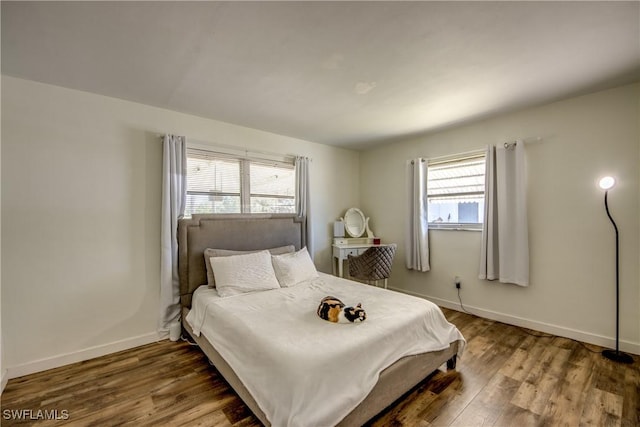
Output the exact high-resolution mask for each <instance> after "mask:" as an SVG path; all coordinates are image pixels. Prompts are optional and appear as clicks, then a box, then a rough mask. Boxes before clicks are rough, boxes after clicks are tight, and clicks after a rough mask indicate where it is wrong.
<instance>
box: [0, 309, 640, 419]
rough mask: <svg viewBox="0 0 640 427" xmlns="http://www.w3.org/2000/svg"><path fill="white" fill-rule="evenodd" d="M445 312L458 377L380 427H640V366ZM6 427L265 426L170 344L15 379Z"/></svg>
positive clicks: (7, 399) (204, 365)
mask: <svg viewBox="0 0 640 427" xmlns="http://www.w3.org/2000/svg"><path fill="white" fill-rule="evenodd" d="M443 311H444V312H445V314H446V316H447V318H448V319H449V320H450V321H451V322H452V323H454V324H455V325H457V326H458V328H459V329H460V330H461V331H462V333H463V335H464V336H465V337H466V339H467V348H466V350H465V353H464V355H463V356H462V358H460V359H458V366H457V369H456V370H455V371H443V370H439V371H436V372H435V373H434V374H433V375H432V376H431V377H430V378H428V379H426V380H425V381H423V382H422V383H420V384H419V385H418V386H417V387H416V388H414V389H413V390H412V391H410V392H409V393H407V394H406V395H405V396H404V397H403V398H401V399H399V400H398V401H397V402H395V404H394V405H392V406H391V407H389V408H387V409H386V410H385V411H383V412H382V413H381V414H379V415H378V416H377V417H375V418H374V419H373V420H371V421H370V422H369V423H368V425H370V426H371V427H382V426H517V427H523V426H589V425H592V426H609V425H611V426H623V427H631V426H639V425H640V358H639V357H638V356H634V364H633V365H621V364H616V363H614V362H611V361H609V360H607V359H604V358H603V357H602V356H601V355H600V354H599V352H600V351H601V350H602V349H601V348H599V347H597V346H592V345H582V344H580V343H577V342H575V341H572V340H569V339H565V338H559V337H548V338H538V337H534V336H531V335H529V334H528V333H533V334H539V333H537V332H533V331H525V330H524V329H522V328H518V327H514V326H509V325H505V324H502V323H498V322H493V321H491V320H487V319H482V318H479V317H475V316H471V315H468V314H465V313H460V312H456V311H452V310H447V309H443ZM527 332H528V333H527ZM585 347H586V348H585ZM587 348H588V349H587ZM590 350H591V351H590ZM592 351H593V352H592ZM12 411H13V412H12ZM38 411H41V412H38ZM42 411H47V412H42ZM17 415H22V417H23V418H25V417H26V418H35V419H36V420H33V419H28V420H26V421H25V420H24V419H23V420H22V421H20V420H18V419H16V418H15V417H16V416H17ZM46 416H50V417H51V416H54V417H55V416H57V418H59V419H58V420H43V419H42V418H45V417H46ZM0 422H1V423H2V425H3V426H9V425H36V426H60V425H65V426H87V425H95V426H105V425H108V426H114V425H135V426H164V425H169V426H174V425H176V426H177V425H188V426H259V425H260V423H259V422H258V420H257V419H256V418H255V417H253V415H252V414H251V412H250V411H249V410H248V409H247V408H246V407H245V406H244V404H243V403H242V401H241V400H240V399H239V398H238V397H237V396H236V394H235V393H234V392H233V391H232V390H231V389H230V388H229V386H228V385H227V384H226V383H225V381H224V380H223V379H222V378H221V377H220V375H219V374H218V373H217V372H216V370H215V369H214V368H213V367H211V366H210V365H209V364H208V362H207V360H206V358H205V357H204V355H203V354H202V353H201V352H200V351H199V349H198V348H197V347H194V346H190V345H189V344H187V343H185V342H178V343H172V342H169V341H163V342H159V343H154V344H149V345H147V346H144V347H139V348H136V349H133V350H127V351H123V352H120V353H116V354H112V355H109V356H105V357H101V358H97V359H93V360H90V361H86V362H82V363H76V364H73V365H69V366H65V367H62V368H57V369H53V370H50V371H46V372H41V373H37V374H33V375H29V376H25V377H21V378H16V379H12V380H10V381H9V383H8V384H7V387H6V389H5V391H4V392H3V393H2V419H1V420H0Z"/></svg>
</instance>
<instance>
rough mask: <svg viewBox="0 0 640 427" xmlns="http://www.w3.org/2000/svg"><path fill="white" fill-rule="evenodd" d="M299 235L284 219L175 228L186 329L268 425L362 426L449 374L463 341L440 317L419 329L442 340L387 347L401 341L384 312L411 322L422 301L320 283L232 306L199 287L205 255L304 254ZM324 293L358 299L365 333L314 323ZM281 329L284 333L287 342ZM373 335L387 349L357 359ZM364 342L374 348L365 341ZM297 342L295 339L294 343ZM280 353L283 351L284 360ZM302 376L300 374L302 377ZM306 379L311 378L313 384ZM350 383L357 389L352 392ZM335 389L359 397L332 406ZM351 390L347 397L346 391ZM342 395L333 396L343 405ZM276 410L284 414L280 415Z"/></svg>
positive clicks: (298, 224)
mask: <svg viewBox="0 0 640 427" xmlns="http://www.w3.org/2000/svg"><path fill="white" fill-rule="evenodd" d="M305 235H306V230H305V220H304V218H298V217H296V216H293V215H284V214H274V215H250V216H249V215H194V216H193V218H191V219H182V220H180V221H179V223H178V245H179V265H178V269H179V276H180V299H181V305H182V318H183V319H184V320H183V328H184V329H185V331H186V332H187V333H188V334H189V335H190V336H191V337H192V338H193V340H194V341H195V342H196V343H197V344H198V345H199V346H200V348H201V350H202V351H203V352H204V353H205V354H206V355H207V357H208V358H209V359H210V360H211V362H212V364H213V365H214V366H215V367H216V369H217V370H218V371H219V372H220V374H221V375H222V376H223V377H224V378H225V379H226V380H227V382H228V383H229V384H230V385H231V387H232V388H233V389H234V390H235V391H236V393H237V394H238V395H239V396H240V398H241V399H242V400H243V401H244V402H245V404H246V405H247V406H248V407H249V408H250V409H251V411H252V412H253V413H254V414H255V416H256V417H257V418H258V419H259V420H260V421H261V422H262V423H263V424H264V425H267V426H270V425H277V426H280V425H290V426H297V425H336V424H337V425H341V426H359V425H362V424H363V423H365V422H366V421H368V420H369V419H371V418H372V417H373V416H375V415H376V414H378V413H379V412H380V411H382V410H383V409H384V408H386V407H387V406H389V405H390V404H391V403H393V402H394V401H395V400H396V399H398V398H399V397H401V396H402V395H403V394H404V393H406V392H407V391H409V390H410V389H411V388H413V387H414V386H415V385H417V384H418V383H419V382H421V381H422V380H423V379H424V378H426V377H427V376H429V375H430V374H431V373H432V372H433V371H435V370H436V369H437V368H438V367H439V366H440V365H442V364H443V363H445V362H446V363H447V367H448V368H449V369H453V368H455V363H456V357H457V355H459V354H460V353H461V351H462V349H463V347H464V338H463V337H462V335H461V334H460V333H459V331H457V329H456V328H455V327H454V326H453V325H451V324H449V323H448V322H446V320H445V319H444V316H443V315H442V313H441V311H440V310H439V309H437V307H436V308H435V311H433V310H432V311H430V312H429V314H420V316H421V317H420V319H422V320H420V321H419V322H418V323H420V322H423V323H424V322H426V321H431V319H435V322H436V324H435V325H431V326H429V328H428V329H429V331H430V332H429V333H430V334H434V335H435V332H433V331H435V330H438V329H439V328H441V329H442V330H443V331H445V332H446V333H442V334H440V335H439V336H438V337H436V341H435V343H431V344H422V341H423V340H421V339H413V340H412V341H411V342H410V343H407V348H405V346H404V345H398V343H396V342H392V341H389V340H390V337H394V339H396V338H397V339H399V338H398V336H401V335H404V334H398V333H393V329H389V328H393V327H397V326H394V324H393V323H392V321H393V319H392V318H394V316H396V314H394V313H395V312H394V311H393V310H388V311H386V310H384V308H385V306H390V307H402V309H401V310H396V312H398V313H400V312H402V313H405V312H407V313H413V311H412V310H413V309H412V308H409V306H413V305H415V306H416V310H419V306H422V307H424V306H428V305H431V306H432V304H431V303H429V302H427V301H425V300H422V299H419V298H414V297H409V296H406V295H404V294H400V293H396V292H393V291H387V290H383V289H378V288H375V287H371V286H367V285H362V284H357V283H355V282H351V281H347V280H345V279H340V278H336V277H333V276H329V275H325V274H322V273H318V274H317V277H316V278H313V279H309V280H306V281H304V282H300V283H299V284H296V285H295V286H292V287H289V288H284V287H283V288H280V289H271V290H268V291H266V292H254V293H250V294H244V295H240V296H233V297H230V298H220V297H219V296H218V295H217V292H216V290H214V289H210V288H208V287H207V286H206V285H205V286H203V284H206V283H207V271H206V267H205V263H204V252H205V250H206V249H208V248H217V249H225V250H230V251H256V250H263V249H270V248H278V247H287V246H292V247H293V248H294V249H295V250H296V251H300V250H301V249H302V248H304V247H305V244H306V242H305ZM302 252H303V251H300V252H298V253H302ZM330 292H331V293H340V294H341V296H345V295H346V296H347V297H348V298H353V299H357V298H360V299H363V300H364V301H345V302H347V303H352V302H353V303H355V302H362V303H363V306H364V308H365V309H366V310H368V311H367V316H368V318H367V320H365V322H362V323H361V324H346V325H341V324H331V323H329V322H325V321H324V320H321V319H319V318H318V317H317V316H316V314H315V307H317V303H318V302H319V298H318V297H319V296H320V295H329V294H330ZM381 293H382V294H381ZM381 296H382V297H386V298H387V300H388V301H389V303H388V304H382V303H374V301H378V300H381V299H382V298H380V297H381ZM207 298H208V299H207ZM368 303H369V308H367V304H368ZM403 304H404V305H403ZM405 305H406V306H405ZM243 307H249V308H250V310H249V312H250V315H249V314H244V313H243V314H242V315H237V316H236V314H237V313H239V311H238V310H242V309H243ZM256 307H258V308H256ZM433 307H435V306H433ZM269 308H271V311H269ZM278 310H280V311H278ZM279 312H280V313H283V314H282V317H280V316H279V315H278V313H279ZM253 316H266V317H265V319H268V320H264V321H260V318H259V317H257V318H254V317H253ZM384 316H387V317H385V319H386V318H388V319H390V320H389V321H388V322H387V321H386V320H385V321H384V322H382V321H381V320H380V319H381V318H383V317H384ZM398 316H399V315H398ZM300 319H302V320H300ZM424 319H427V320H424ZM243 322H246V323H243ZM289 326H291V327H292V330H291V332H289V331H288V329H287V328H288V327H289ZM231 327H237V328H238V330H233V331H231V330H230V329H229V328H231ZM296 328H297V329H296ZM380 328H382V329H380ZM384 328H387V329H386V330H385V329H384ZM403 328H406V327H405V326H403ZM417 328H418V327H417ZM285 329H287V332H283V331H285ZM376 329H380V330H381V331H382V332H381V334H382V335H383V336H384V337H385V338H384V339H385V340H386V342H384V345H380V344H378V346H377V347H375V348H377V349H378V350H376V351H367V350H363V352H362V353H361V354H359V353H358V350H359V349H361V348H362V349H365V348H366V347H361V346H360V342H362V343H367V342H369V340H370V339H375V337H373V335H374V334H375V333H376V332H375V330H376ZM422 329H425V328H424V327H422ZM403 330H404V329H403ZM335 331H339V332H335ZM325 333H326V334H339V335H340V334H341V335H345V336H349V337H350V339H348V340H346V341H348V343H346V344H345V349H344V350H341V345H338V344H335V342H336V340H335V339H334V338H333V336H334V335H326V336H325V335H323V334H325ZM296 334H297V335H296ZM378 334H380V331H378ZM370 335H371V336H372V338H369V336H370ZM409 335H411V334H409ZM296 336H297V337H300V338H299V339H296V338H295V337H296ZM238 337H240V338H238ZM309 337H311V338H309ZM316 337H317V339H318V340H320V341H319V342H320V343H321V344H319V345H318V346H317V347H318V349H317V351H316V353H317V355H318V357H316V356H315V355H314V356H312V357H308V356H307V358H306V359H298V360H297V361H295V360H296V359H287V358H288V357H295V354H296V353H297V347H296V346H298V345H299V346H300V347H304V345H306V346H307V347H312V346H313V340H314V339H316ZM327 341H328V342H329V344H328V343H327ZM304 343H306V344H304ZM349 345H350V346H351V348H349V347H348V346H349ZM363 345H364V344H363ZM367 345H368V344H367ZM261 346H262V347H261ZM334 346H335V349H334V348H333V347H334ZM408 347H411V348H408ZM284 348H286V351H283V350H282V349H284ZM329 349H330V350H331V351H328V350H329ZM301 351H302V350H301ZM398 351H400V353H398ZM373 353H375V357H373V356H371V360H372V362H371V364H369V363H368V362H362V361H363V360H364V361H367V360H368V358H367V355H368V354H373ZM325 354H326V356H325ZM348 354H352V355H353V357H350V356H347V355H348ZM405 354H407V355H405ZM321 355H322V357H320V356H321ZM398 355H400V356H398ZM327 356H328V359H327V360H325V359H326V358H327ZM250 357H253V358H254V359H250ZM323 357H324V358H325V359H323ZM374 359H375V361H374ZM291 360H294V361H293V362H292V361H291ZM300 360H304V361H308V362H304V363H308V364H309V366H308V367H302V365H301V362H300ZM354 360H355V361H356V362H353V361H354ZM261 363H265V367H261V366H262V365H261ZM349 363H352V364H351V365H349ZM378 364H380V365H379V366H378ZM370 365H371V366H370ZM374 365H375V366H374ZM360 368H362V369H364V370H365V371H367V373H366V375H364V374H363V375H364V377H363V378H362V379H360V378H359V377H358V376H356V371H358V369H360ZM296 369H297V370H296ZM300 369H302V370H305V369H306V371H305V372H304V375H302V373H303V372H302V371H300ZM339 369H343V370H344V369H346V370H347V372H348V374H346V375H345V374H344V373H341V371H339ZM369 371H370V372H369ZM324 373H326V375H324ZM351 373H353V376H352V375H351ZM263 374H264V375H263ZM312 374H315V377H309V375H312ZM269 375H271V376H269ZM332 376H333V377H332ZM285 377H287V378H285ZM288 377H291V378H288ZM296 377H298V378H299V379H300V380H301V382H300V384H293V383H289V382H285V380H286V381H295V378H296ZM309 378H313V380H309ZM337 378H339V380H338V381H336V379H337ZM309 381H310V383H311V384H313V390H314V392H313V393H307V394H309V395H308V396H307V395H305V390H307V389H306V388H305V387H307V386H308V384H309ZM305 383H306V384H307V385H305ZM352 383H357V384H356V386H352ZM332 384H333V388H334V389H335V390H338V389H339V391H340V393H342V392H343V389H344V390H345V391H344V392H345V393H348V392H352V391H353V392H354V393H355V392H356V391H357V392H358V393H361V394H363V395H354V394H349V395H347V398H338V399H336V400H337V401H336V402H333V401H332V400H331V399H328V398H325V397H323V395H322V393H323V392H324V393H327V392H329V395H327V397H331V393H330V391H331V390H330V389H331V385H332ZM347 386H348V387H351V388H352V389H353V390H351V389H349V390H347V389H348V387H347ZM355 389H357V390H355ZM340 393H335V394H336V396H340ZM273 396H276V397H277V402H275V403H274V402H272V401H270V399H271V398H273ZM313 399H322V400H321V402H322V403H321V404H318V403H317V402H315V401H314V400H313ZM282 401H284V402H285V403H286V404H288V405H290V406H284V407H283V406H282V403H281V402H282Z"/></svg>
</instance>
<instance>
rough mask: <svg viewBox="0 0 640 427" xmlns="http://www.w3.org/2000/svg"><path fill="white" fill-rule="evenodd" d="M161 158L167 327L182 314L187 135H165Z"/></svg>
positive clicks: (163, 317) (163, 319) (163, 322)
mask: <svg viewBox="0 0 640 427" xmlns="http://www.w3.org/2000/svg"><path fill="white" fill-rule="evenodd" d="M162 157H163V160H162V220H161V221H162V223H161V224H162V225H161V226H162V230H161V234H160V245H161V252H160V253H161V259H160V319H159V325H158V329H159V330H160V331H167V330H168V329H169V325H170V324H171V323H173V322H176V321H178V319H179V318H180V283H179V280H178V218H180V217H182V216H183V215H184V208H185V203H186V198H187V142H186V138H185V137H184V136H174V135H165V137H164V139H163V156H162Z"/></svg>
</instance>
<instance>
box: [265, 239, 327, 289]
mask: <svg viewBox="0 0 640 427" xmlns="http://www.w3.org/2000/svg"><path fill="white" fill-rule="evenodd" d="M271 261H272V262H273V269H274V270H275V271H276V277H277V278H278V282H280V286H282V287H283V288H287V287H289V286H294V285H297V284H298V283H300V282H304V281H305V280H309V279H315V278H316V277H318V271H317V270H316V266H315V265H313V261H311V257H310V256H309V252H307V248H306V247H305V248H302V249H300V250H299V251H298V252H293V253H289V254H283V255H273V256H272V257H271Z"/></svg>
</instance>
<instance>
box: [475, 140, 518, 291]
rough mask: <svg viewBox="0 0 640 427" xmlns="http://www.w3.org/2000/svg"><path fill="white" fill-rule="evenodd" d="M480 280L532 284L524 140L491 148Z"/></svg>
mask: <svg viewBox="0 0 640 427" xmlns="http://www.w3.org/2000/svg"><path fill="white" fill-rule="evenodd" d="M478 277H479V278H480V279H486V280H498V281H500V282H502V283H513V284H516V285H520V286H528V285H529V234H528V225H527V171H526V159H525V148H524V142H523V141H517V142H515V143H511V144H507V145H503V146H498V147H496V148H495V149H494V148H493V147H491V146H490V147H488V149H487V168H486V172H485V207H484V227H483V230H482V247H481V251H480V271H479V275H478Z"/></svg>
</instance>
